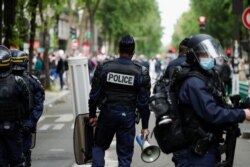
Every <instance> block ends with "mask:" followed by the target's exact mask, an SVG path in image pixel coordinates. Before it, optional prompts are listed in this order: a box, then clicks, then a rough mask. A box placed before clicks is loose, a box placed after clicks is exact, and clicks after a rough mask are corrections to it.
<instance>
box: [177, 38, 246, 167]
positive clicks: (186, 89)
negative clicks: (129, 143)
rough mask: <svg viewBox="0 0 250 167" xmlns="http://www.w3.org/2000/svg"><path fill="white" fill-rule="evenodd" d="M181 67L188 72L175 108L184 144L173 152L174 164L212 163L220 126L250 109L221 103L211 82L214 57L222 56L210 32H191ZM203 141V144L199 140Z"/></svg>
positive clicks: (205, 165) (197, 166) (204, 166)
mask: <svg viewBox="0 0 250 167" xmlns="http://www.w3.org/2000/svg"><path fill="white" fill-rule="evenodd" d="M187 47H188V51H187V55H186V56H187V58H186V62H187V65H186V66H185V67H184V66H183V68H185V70H187V71H189V73H190V74H191V73H192V74H193V75H189V77H187V78H186V79H185V80H184V81H183V82H182V84H181V85H180V86H179V92H178V109H179V111H180V113H181V118H185V119H183V120H182V125H183V131H184V134H185V139H186V140H187V144H186V146H184V147H183V148H182V149H180V150H178V151H176V152H174V153H173V158H172V160H173V162H174V163H175V166H185V167H191V166H192V167H200V166H202V167H214V166H216V164H217V163H218V162H219V161H220V152H219V146H220V144H221V142H222V141H223V129H224V128H225V127H227V126H228V125H230V124H234V123H239V122H243V121H244V120H250V110H249V109H240V108H232V107H231V108H230V107H228V106H226V105H225V104H224V103H223V99H224V98H223V97H222V94H221V89H220V87H218V86H216V83H217V82H214V78H215V77H214V72H213V68H214V66H215V62H216V59H217V58H221V57H223V58H225V59H226V56H225V54H224V51H223V49H222V47H221V45H220V43H219V41H217V40H215V39H214V38H213V37H211V36H210V35H206V34H198V35H194V36H192V37H191V38H190V39H189V41H188V43H187ZM201 143H202V144H201Z"/></svg>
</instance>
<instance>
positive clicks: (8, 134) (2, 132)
mask: <svg viewBox="0 0 250 167" xmlns="http://www.w3.org/2000/svg"><path fill="white" fill-rule="evenodd" d="M19 128H20V127H19V125H18V124H17V123H14V122H11V123H8V122H5V123H3V122H2V123H0V166H3V167H5V166H8V164H9V166H10V167H22V166H23V157H22V152H23V146H22V135H21V132H20V129H19Z"/></svg>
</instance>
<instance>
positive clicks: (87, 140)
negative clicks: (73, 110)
mask: <svg viewBox="0 0 250 167" xmlns="http://www.w3.org/2000/svg"><path fill="white" fill-rule="evenodd" d="M88 120H89V113H85V114H79V115H77V117H76V119H75V125H74V134H73V141H74V154H75V161H76V163H77V164H78V165H82V164H86V163H90V162H91V160H92V146H93V137H94V128H93V127H91V126H90V125H89V124H88Z"/></svg>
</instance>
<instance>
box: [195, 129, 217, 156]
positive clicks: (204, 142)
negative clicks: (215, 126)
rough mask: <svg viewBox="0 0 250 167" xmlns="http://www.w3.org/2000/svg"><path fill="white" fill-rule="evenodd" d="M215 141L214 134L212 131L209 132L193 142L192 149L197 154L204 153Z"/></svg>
mask: <svg viewBox="0 0 250 167" xmlns="http://www.w3.org/2000/svg"><path fill="white" fill-rule="evenodd" d="M212 141H213V134H212V133H208V135H207V136H205V137H203V138H200V139H197V140H195V141H194V142H193V143H192V146H191V148H192V151H193V152H194V153H195V154H197V155H200V156H202V155H204V154H205V153H206V152H207V150H208V149H209V147H210V146H211V144H212Z"/></svg>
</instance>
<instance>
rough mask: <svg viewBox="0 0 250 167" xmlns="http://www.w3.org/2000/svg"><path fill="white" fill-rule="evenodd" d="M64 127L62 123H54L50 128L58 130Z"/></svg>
mask: <svg viewBox="0 0 250 167" xmlns="http://www.w3.org/2000/svg"><path fill="white" fill-rule="evenodd" d="M63 127H64V124H55V125H54V127H53V128H52V129H53V130H60V129H62V128H63Z"/></svg>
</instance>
